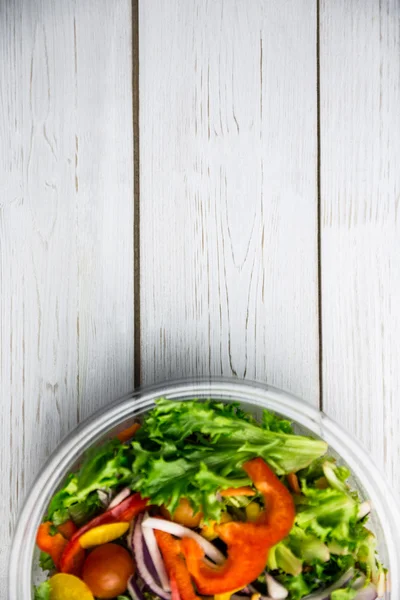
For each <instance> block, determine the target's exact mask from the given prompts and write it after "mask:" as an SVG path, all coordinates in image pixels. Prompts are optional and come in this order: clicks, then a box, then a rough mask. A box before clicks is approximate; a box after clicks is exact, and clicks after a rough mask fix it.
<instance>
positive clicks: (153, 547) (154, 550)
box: [142, 513, 171, 592]
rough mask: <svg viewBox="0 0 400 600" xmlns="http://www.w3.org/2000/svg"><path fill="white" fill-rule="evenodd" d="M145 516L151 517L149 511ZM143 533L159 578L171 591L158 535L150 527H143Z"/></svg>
mask: <svg viewBox="0 0 400 600" xmlns="http://www.w3.org/2000/svg"><path fill="white" fill-rule="evenodd" d="M144 518H145V519H148V518H149V515H148V513H145V515H144ZM142 533H143V537H144V541H145V544H146V546H147V549H148V551H149V554H150V558H151V560H152V563H153V565H154V567H155V570H156V572H157V575H158V579H159V580H160V583H161V586H162V587H163V589H164V590H165V591H166V592H170V591H171V586H170V583H169V579H168V575H167V572H166V570H165V567H164V561H163V559H162V556H161V552H160V549H159V547H158V544H157V540H156V536H155V535H154V530H153V529H151V528H150V527H142Z"/></svg>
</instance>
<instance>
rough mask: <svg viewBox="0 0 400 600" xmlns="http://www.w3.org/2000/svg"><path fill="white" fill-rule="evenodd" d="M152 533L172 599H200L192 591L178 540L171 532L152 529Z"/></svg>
mask: <svg viewBox="0 0 400 600" xmlns="http://www.w3.org/2000/svg"><path fill="white" fill-rule="evenodd" d="M154 535H155V536H156V540H157V544H158V546H159V548H160V550H161V554H162V556H163V559H164V564H165V568H166V569H167V573H168V577H169V579H170V582H171V592H172V598H173V600H178V599H179V598H180V600H200V599H199V597H198V596H197V595H196V593H195V591H194V588H193V584H192V581H191V578H190V573H189V571H188V569H187V566H186V564H185V559H184V557H183V554H182V549H181V542H180V540H176V539H175V538H174V537H173V536H172V535H171V534H169V533H165V532H164V531H159V530H154ZM175 586H176V589H175Z"/></svg>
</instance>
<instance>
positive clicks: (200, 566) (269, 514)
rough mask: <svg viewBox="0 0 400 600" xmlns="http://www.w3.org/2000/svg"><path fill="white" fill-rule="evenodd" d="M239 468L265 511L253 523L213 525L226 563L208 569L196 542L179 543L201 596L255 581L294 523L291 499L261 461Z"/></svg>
mask: <svg viewBox="0 0 400 600" xmlns="http://www.w3.org/2000/svg"><path fill="white" fill-rule="evenodd" d="M243 469H244V470H245V471H246V473H247V474H248V476H249V477H250V479H251V480H252V481H253V482H254V485H255V487H256V488H257V490H258V491H260V492H261V493H262V494H263V496H264V502H265V506H266V507H267V508H266V510H264V511H263V512H262V513H261V514H260V516H259V518H258V519H257V521H256V522H255V523H238V522H234V523H226V524H224V525H218V526H216V531H217V533H218V535H219V537H220V538H221V539H222V540H223V541H224V542H225V543H226V545H227V548H228V558H227V560H226V562H225V563H224V564H223V565H221V566H218V567H216V566H215V567H214V566H211V565H210V564H208V563H206V562H205V561H204V551H203V549H202V548H201V547H200V546H199V545H198V544H197V542H195V541H194V540H193V539H189V538H184V539H183V540H182V542H181V545H182V550H183V552H184V555H185V558H186V564H187V567H188V570H189V572H190V574H191V575H192V577H193V579H194V581H195V583H196V586H197V589H198V590H199V592H200V593H201V594H203V595H207V596H209V595H215V594H223V593H225V592H229V591H230V590H232V588H242V587H245V586H246V585H248V584H249V583H251V582H252V581H254V580H255V579H257V577H258V576H259V575H260V573H262V571H263V570H264V568H265V565H266V562H267V557H268V552H269V549H270V548H271V546H273V545H275V544H277V543H278V542H279V541H280V540H282V539H283V538H284V537H286V536H287V535H288V533H289V532H290V530H291V528H292V526H293V523H294V517H295V508H294V503H293V498H292V496H291V494H290V492H289V490H288V489H287V488H286V487H285V486H284V485H283V483H282V482H281V481H280V480H279V479H278V477H277V476H276V475H275V474H274V473H273V471H272V470H271V469H270V467H269V466H268V465H267V464H266V463H265V461H264V460H263V459H261V458H255V459H253V460H251V461H248V462H247V463H245V464H244V465H243Z"/></svg>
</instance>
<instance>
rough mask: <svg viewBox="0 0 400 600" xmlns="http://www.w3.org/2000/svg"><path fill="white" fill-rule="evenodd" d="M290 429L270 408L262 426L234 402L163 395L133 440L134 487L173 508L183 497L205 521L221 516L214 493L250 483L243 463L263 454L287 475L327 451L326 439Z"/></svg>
mask: <svg viewBox="0 0 400 600" xmlns="http://www.w3.org/2000/svg"><path fill="white" fill-rule="evenodd" d="M290 431H291V429H290V424H289V423H288V422H287V421H285V420H282V419H279V417H277V416H276V415H272V413H269V412H265V413H264V417H263V426H262V427H261V426H260V425H259V424H257V423H256V421H255V420H254V419H253V417H251V416H249V415H246V414H245V413H244V412H243V411H242V410H241V409H240V407H238V406H237V405H236V404H234V403H232V404H222V403H218V402H211V401H208V402H196V401H189V402H176V401H169V400H165V399H161V400H159V401H158V402H157V404H156V407H155V408H154V409H153V410H152V411H151V412H150V413H149V414H148V415H147V416H146V418H145V421H144V424H143V427H142V428H141V430H140V431H139V432H138V433H137V435H136V437H135V440H134V442H133V443H132V448H133V453H134V461H133V466H132V470H133V474H134V480H133V484H132V485H133V486H134V487H135V489H137V490H138V491H140V492H141V494H142V495H143V496H148V497H150V498H151V501H152V502H153V503H154V504H158V505H160V504H166V505H167V507H168V509H169V510H170V511H171V512H173V511H174V510H175V508H176V506H177V504H178V503H179V499H180V498H181V497H183V496H184V497H186V498H188V500H189V501H190V503H191V504H192V506H193V508H194V509H195V510H200V508H201V510H202V511H203V513H204V515H205V518H206V520H208V519H216V520H218V519H219V516H220V513H221V510H222V508H223V506H222V504H221V503H220V502H218V501H217V499H216V493H217V492H218V491H219V490H220V489H224V488H227V487H239V486H241V485H247V484H248V483H250V482H249V480H248V479H247V478H246V477H245V474H244V473H243V470H242V468H241V467H242V465H243V463H244V462H245V461H247V460H250V459H251V458H254V457H257V456H260V457H262V458H264V459H265V460H266V461H267V462H268V464H269V465H270V466H271V467H272V468H273V469H274V470H275V472H276V473H277V474H278V475H283V474H285V473H289V472H292V471H297V470H298V469H300V468H305V467H306V466H307V465H309V464H310V463H311V462H312V461H313V460H314V459H315V458H318V457H320V456H321V455H322V454H324V453H325V452H326V449H327V445H326V443H325V442H323V441H320V440H314V439H311V438H308V437H306V436H297V435H294V434H293V433H290ZM199 466H200V470H199Z"/></svg>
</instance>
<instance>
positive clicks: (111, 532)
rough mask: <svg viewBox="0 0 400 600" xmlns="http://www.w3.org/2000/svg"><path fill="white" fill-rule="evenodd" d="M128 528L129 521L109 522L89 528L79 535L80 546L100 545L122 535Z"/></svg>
mask: <svg viewBox="0 0 400 600" xmlns="http://www.w3.org/2000/svg"><path fill="white" fill-rule="evenodd" d="M128 529H129V523H109V524H107V525H99V526H98V527H93V529H89V531H87V532H86V533H84V534H83V535H81V537H80V538H79V543H80V545H81V546H82V548H91V547H92V546H100V545H101V544H107V543H108V542H112V541H113V540H116V539H118V538H120V537H121V535H124V533H126V532H127V531H128Z"/></svg>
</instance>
